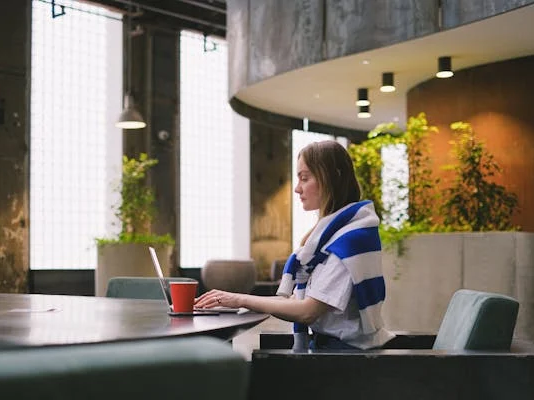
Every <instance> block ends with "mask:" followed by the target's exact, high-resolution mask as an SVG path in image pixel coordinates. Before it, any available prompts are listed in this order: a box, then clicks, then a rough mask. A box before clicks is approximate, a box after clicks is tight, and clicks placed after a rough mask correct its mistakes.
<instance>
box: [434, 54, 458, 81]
mask: <svg viewBox="0 0 534 400" xmlns="http://www.w3.org/2000/svg"><path fill="white" fill-rule="evenodd" d="M453 75H454V72H452V65H451V58H450V57H449V56H444V57H440V58H438V72H436V76H437V77H438V78H450V77H451V76H453Z"/></svg>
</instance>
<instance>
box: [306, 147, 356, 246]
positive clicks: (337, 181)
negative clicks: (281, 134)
mask: <svg viewBox="0 0 534 400" xmlns="http://www.w3.org/2000/svg"><path fill="white" fill-rule="evenodd" d="M298 157H299V158H300V157H302V159H303V161H304V163H305V164H306V166H307V167H308V169H309V170H310V172H311V173H312V175H313V176H314V177H315V179H316V180H317V183H318V185H319V192H320V193H321V204H320V207H319V218H322V217H324V216H326V215H330V214H332V213H334V212H336V211H337V210H339V209H341V208H343V207H345V206H346V205H347V204H349V203H354V202H357V201H359V200H360V196H361V192H360V185H359V184H358V180H357V179H356V176H355V175H354V167H353V165H352V160H351V159H350V156H349V153H348V152H347V150H345V148H344V147H343V146H342V145H340V144H339V143H338V142H336V141H334V140H326V141H323V142H314V143H311V144H309V145H307V146H306V147H304V148H303V149H302V150H301V151H300V152H299V155H298ZM312 230H313V228H312ZM310 233H311V230H310V232H308V233H307V234H306V235H305V236H304V237H303V238H302V241H301V245H303V244H304V243H305V242H306V240H307V239H308V237H309V235H310Z"/></svg>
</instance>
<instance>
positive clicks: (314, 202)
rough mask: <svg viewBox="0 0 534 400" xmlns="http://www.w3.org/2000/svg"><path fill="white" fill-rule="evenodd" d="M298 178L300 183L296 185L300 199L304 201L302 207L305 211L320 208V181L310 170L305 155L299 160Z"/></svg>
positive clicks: (296, 191)
mask: <svg viewBox="0 0 534 400" xmlns="http://www.w3.org/2000/svg"><path fill="white" fill-rule="evenodd" d="M297 178H298V184H297V186H296V187H295V193H297V194H298V195H299V197H300V201H302V208H304V210H305V211H311V210H318V209H319V207H320V206H321V192H320V188H319V183H318V182H317V179H316V178H315V176H314V175H313V174H312V173H311V172H310V170H309V168H308V166H307V165H306V163H305V162H304V159H303V157H299V159H298V161H297Z"/></svg>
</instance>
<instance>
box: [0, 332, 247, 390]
mask: <svg viewBox="0 0 534 400" xmlns="http://www.w3.org/2000/svg"><path fill="white" fill-rule="evenodd" d="M248 378H249V366H248V365H247V362H246V361H245V360H244V358H243V357H242V356H241V355H240V354H238V353H236V352H234V351H233V350H232V348H231V346H230V345H229V344H228V343H226V342H223V341H222V340H219V339H215V338H209V337H184V338H165V339H160V338H158V339H147V340H132V341H125V342H109V343H96V344H80V345H69V346H50V347H41V348H26V349H15V350H4V351H2V352H1V353H0V388H2V397H3V398H5V399H41V400H58V399H86V400H92V399H95V400H97V399H98V400H116V399H128V400H141V399H149V398H154V399H156V398H168V399H195V400H203V399H204V400H213V399H236V400H245V399H246V395H247V387H248Z"/></svg>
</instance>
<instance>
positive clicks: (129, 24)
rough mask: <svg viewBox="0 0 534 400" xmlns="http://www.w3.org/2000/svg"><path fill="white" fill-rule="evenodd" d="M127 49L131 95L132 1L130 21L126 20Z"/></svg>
mask: <svg viewBox="0 0 534 400" xmlns="http://www.w3.org/2000/svg"><path fill="white" fill-rule="evenodd" d="M126 28H127V32H126V35H127V36H126V40H127V42H126V51H127V52H128V54H127V55H126V62H127V63H128V64H127V67H126V74H127V85H128V87H127V88H126V93H127V94H128V95H131V91H132V2H129V3H128V21H126Z"/></svg>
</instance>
